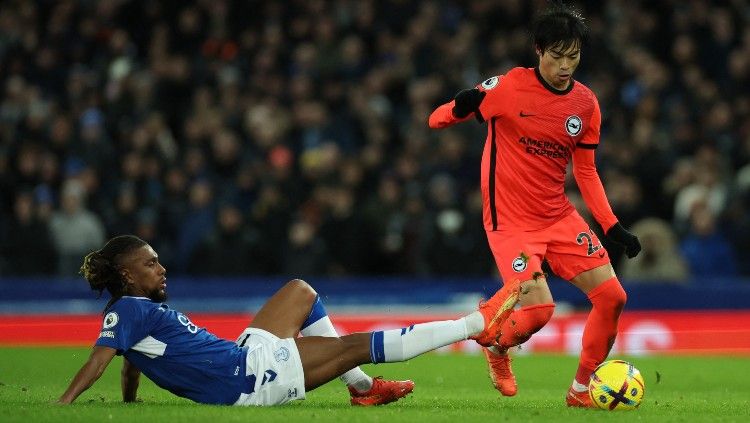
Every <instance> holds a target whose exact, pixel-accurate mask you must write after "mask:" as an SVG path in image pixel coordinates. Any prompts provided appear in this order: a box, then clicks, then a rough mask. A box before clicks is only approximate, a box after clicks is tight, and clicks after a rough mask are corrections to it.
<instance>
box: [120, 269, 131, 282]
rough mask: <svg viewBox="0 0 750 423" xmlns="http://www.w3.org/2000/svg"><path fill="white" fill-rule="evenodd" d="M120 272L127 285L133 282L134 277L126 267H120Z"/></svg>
mask: <svg viewBox="0 0 750 423" xmlns="http://www.w3.org/2000/svg"><path fill="white" fill-rule="evenodd" d="M118 271H119V272H120V276H121V277H122V280H123V281H125V283H126V284H127V285H132V284H133V277H132V276H131V275H130V271H129V270H128V269H126V268H124V267H120V269H119V270H118Z"/></svg>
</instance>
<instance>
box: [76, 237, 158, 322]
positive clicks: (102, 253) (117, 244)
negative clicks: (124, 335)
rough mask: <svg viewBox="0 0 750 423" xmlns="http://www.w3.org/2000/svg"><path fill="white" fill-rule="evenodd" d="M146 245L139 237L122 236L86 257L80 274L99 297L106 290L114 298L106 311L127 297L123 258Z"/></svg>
mask: <svg viewBox="0 0 750 423" xmlns="http://www.w3.org/2000/svg"><path fill="white" fill-rule="evenodd" d="M144 245H148V244H147V243H146V241H144V240H142V239H140V238H138V237H137V236H134V235H120V236H116V237H114V238H112V239H110V240H109V241H107V243H106V244H104V247H102V249H101V250H96V251H92V252H90V253H89V254H87V255H86V257H84V259H83V265H81V270H80V271H79V273H80V274H81V275H83V277H84V278H86V280H87V281H88V283H89V286H91V289H92V290H94V291H99V297H101V296H102V293H103V292H104V290H105V289H106V290H107V291H109V293H110V295H111V296H112V298H110V300H109V302H108V303H107V306H106V307H104V310H105V311H106V310H107V309H108V308H109V307H110V306H111V305H112V304H114V303H115V301H117V300H119V299H120V298H121V297H122V296H123V295H125V291H126V288H127V283H126V281H125V278H123V277H122V274H120V263H121V259H122V257H123V256H125V255H127V254H129V253H131V252H133V251H135V250H137V249H139V248H141V247H143V246H144Z"/></svg>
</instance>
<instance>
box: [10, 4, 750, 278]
mask: <svg viewBox="0 0 750 423" xmlns="http://www.w3.org/2000/svg"><path fill="white" fill-rule="evenodd" d="M575 4H577V5H578V6H579V7H580V9H581V10H582V12H583V13H584V15H585V16H586V17H587V20H588V23H589V25H590V27H591V37H590V41H589V43H588V44H587V45H586V46H585V47H584V50H583V53H582V60H581V65H580V67H579V70H578V71H577V74H576V75H575V78H576V79H577V80H578V81H581V82H583V83H585V84H587V85H588V86H589V87H590V88H591V89H592V90H593V91H594V92H595V93H596V95H597V96H598V98H599V102H600V105H601V109H602V115H603V123H602V141H601V145H600V147H599V148H598V150H597V162H598V168H599V173H600V176H601V178H602V180H603V183H604V185H605V188H606V191H607V194H608V198H609V200H610V203H611V204H612V207H613V209H614V211H615V213H616V214H617V216H618V217H619V218H620V220H621V222H622V223H623V225H624V226H625V227H628V228H630V229H632V230H633V231H634V232H635V233H636V234H637V235H638V236H639V237H641V241H642V243H643V246H644V249H643V253H642V254H641V255H640V256H639V257H637V258H636V259H634V260H631V261H627V260H622V253H621V251H620V250H619V249H618V248H617V246H614V245H610V244H607V243H605V246H606V247H608V248H609V249H610V252H611V256H612V258H613V262H614V264H615V266H616V269H617V270H618V272H619V273H620V274H621V276H622V277H623V279H624V280H626V281H636V280H662V281H672V282H676V283H685V282H689V281H690V279H691V278H696V277H705V276H714V277H716V276H718V277H725V278H731V277H734V276H745V277H747V276H750V260H749V259H748V251H750V4H748V2H746V1H741V0H726V1H708V0H691V1H684V0H662V1H658V2H650V1H632V0H607V1H596V0H590V1H581V2H577V3H575ZM545 5H546V2H544V1H526V0H476V1H468V2H464V1H459V0H438V1H411V0H361V1H347V0H289V1H257V0H248V1H240V0H238V1H228V0H191V1H176V0H173V1H150V0H129V1H127V0H101V1H85V0H78V1H76V0H61V1H46V0H38V1H32V0H7V1H3V2H1V3H0V277H6V276H9V275H20V276H29V275H59V276H66V277H74V276H75V275H76V272H77V270H78V267H79V266H80V263H81V258H82V256H83V255H84V254H85V253H87V252H89V251H90V250H93V249H96V248H98V247H99V246H101V245H102V243H103V241H104V240H106V239H107V238H108V237H110V236H114V235H117V234H123V233H134V234H136V235H138V236H140V237H142V238H143V239H145V240H147V241H148V242H149V243H151V244H152V245H153V246H154V248H155V249H156V250H157V251H158V252H159V254H160V259H161V261H162V262H163V263H164V264H165V266H166V267H167V268H168V271H169V272H170V273H171V274H181V273H188V272H190V273H191V274H198V275H222V276H237V275H267V274H284V275H290V276H300V275H302V276H310V275H330V276H342V275H388V274H399V275H414V276H455V275H460V276H482V275H491V274H493V273H494V272H495V270H494V269H495V266H494V263H493V261H492V258H491V255H490V253H489V248H488V246H487V243H486V240H485V235H484V230H483V228H482V223H481V222H482V219H481V199H480V192H479V161H480V157H481V151H482V147H483V143H484V138H485V134H486V127H485V126H484V125H481V124H479V123H477V122H473V121H472V122H468V123H465V124H462V125H459V126H457V127H454V128H451V129H447V130H443V131H431V130H429V128H428V127H427V117H428V115H429V113H430V112H431V111H432V110H433V108H434V107H435V106H437V105H439V104H441V103H443V102H446V101H448V100H450V99H451V98H452V96H453V95H454V94H455V93H456V92H457V91H458V90H460V89H462V88H466V87H470V86H473V85H475V84H477V83H479V82H481V81H482V80H484V79H486V78H487V77H489V76H493V75H497V74H502V73H504V72H506V71H508V70H509V69H510V68H512V67H514V66H527V67H532V66H534V65H535V64H536V56H535V54H534V51H533V49H532V47H531V43H530V40H529V36H528V28H529V24H530V22H531V18H532V17H533V15H534V13H535V12H536V11H538V10H540V9H541V8H543V7H544V6H545ZM568 191H569V195H570V197H571V199H572V200H573V201H574V203H575V204H576V206H577V207H578V209H579V210H580V211H581V212H582V213H584V214H585V215H586V216H587V218H590V216H589V215H588V214H587V209H586V207H585V205H584V204H583V202H582V201H581V199H580V195H579V194H578V193H577V188H576V187H575V183H574V181H573V179H572V177H571V178H570V180H569V183H568ZM529 201H533V199H529ZM597 230H600V228H597ZM599 233H601V232H599Z"/></svg>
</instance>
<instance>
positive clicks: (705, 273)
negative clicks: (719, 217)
mask: <svg viewBox="0 0 750 423" xmlns="http://www.w3.org/2000/svg"><path fill="white" fill-rule="evenodd" d="M680 249H681V250H682V254H683V255H684V257H685V260H686V261H687V262H688V266H689V267H690V274H691V275H692V276H693V277H709V278H710V277H721V278H726V277H732V276H735V275H736V274H737V261H736V259H735V257H734V251H733V250H732V247H731V245H730V244H729V241H727V239H726V238H725V237H724V236H723V235H722V234H721V232H720V231H719V229H718V228H717V225H716V217H715V216H714V214H713V212H712V211H711V209H710V207H709V206H708V205H707V204H705V203H697V204H695V205H694V206H693V211H692V213H691V214H690V229H689V232H688V234H687V235H686V236H685V238H684V239H683V241H682V242H681V243H680Z"/></svg>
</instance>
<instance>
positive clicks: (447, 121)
mask: <svg viewBox="0 0 750 423" xmlns="http://www.w3.org/2000/svg"><path fill="white" fill-rule="evenodd" d="M486 94H487V93H485V92H484V91H480V90H479V89H477V88H471V89H466V90H461V91H459V92H458V94H456V96H455V97H454V98H453V100H451V101H450V102H448V103H445V104H443V105H441V106H439V107H438V108H437V109H435V111H433V112H432V114H430V118H429V121H428V123H429V125H430V128H433V129H439V128H445V127H448V126H451V125H455V124H457V123H461V122H464V121H467V120H469V119H471V117H472V116H477V119H479V120H480V121H482V122H483V120H482V119H481V115H480V114H479V105H480V104H482V100H483V99H484V96H485V95H486Z"/></svg>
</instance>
